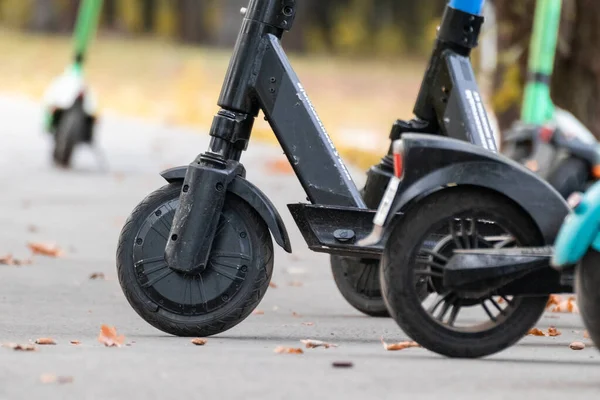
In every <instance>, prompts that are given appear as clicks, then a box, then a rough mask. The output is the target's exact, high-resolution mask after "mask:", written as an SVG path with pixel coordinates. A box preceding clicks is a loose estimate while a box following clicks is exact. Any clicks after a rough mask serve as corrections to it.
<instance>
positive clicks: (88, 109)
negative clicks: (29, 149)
mask: <svg viewBox="0 0 600 400" xmlns="http://www.w3.org/2000/svg"><path fill="white" fill-rule="evenodd" d="M101 10H102V0H83V2H82V4H81V6H80V8H79V11H78V16H77V22H76V25H75V34H74V39H75V43H74V44H75V48H74V50H75V55H74V60H73V62H72V63H71V64H70V65H69V66H68V67H67V69H66V70H65V72H64V73H63V74H61V75H60V76H59V77H57V78H56V79H54V81H53V82H52V83H51V85H50V87H49V88H48V90H47V91H46V93H45V95H44V100H43V106H44V130H45V131H46V132H48V133H49V134H51V135H52V136H53V138H54V149H53V153H52V158H53V161H54V163H55V165H57V166H59V167H63V168H68V167H69V166H70V165H71V159H72V156H73V151H74V149H75V147H76V146H77V145H78V144H80V143H87V144H91V143H92V141H93V136H94V126H95V124H96V113H97V102H96V97H95V95H94V93H93V92H92V90H91V89H90V88H89V87H88V85H87V84H86V82H85V79H84V73H83V66H84V61H85V56H86V53H87V50H88V47H89V44H90V42H91V40H92V38H93V37H94V36H95V34H96V31H97V27H98V22H99V19H100V12H101Z"/></svg>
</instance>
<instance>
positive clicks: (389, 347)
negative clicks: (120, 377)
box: [381, 338, 421, 351]
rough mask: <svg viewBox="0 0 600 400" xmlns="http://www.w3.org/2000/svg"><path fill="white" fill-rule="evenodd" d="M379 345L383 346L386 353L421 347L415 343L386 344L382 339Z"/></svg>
mask: <svg viewBox="0 0 600 400" xmlns="http://www.w3.org/2000/svg"><path fill="white" fill-rule="evenodd" d="M381 343H382V344H383V348H384V349H386V350H387V351H397V350H405V349H410V348H412V347H421V345H420V344H419V343H417V342H411V341H407V342H400V343H390V344H388V343H386V342H385V341H384V340H383V338H381Z"/></svg>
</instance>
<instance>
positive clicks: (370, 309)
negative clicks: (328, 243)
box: [331, 255, 390, 318]
mask: <svg viewBox="0 0 600 400" xmlns="http://www.w3.org/2000/svg"><path fill="white" fill-rule="evenodd" d="M331 272H332V273H333V280H334V281H335V284H336V286H337V288H338V290H339V291H340V293H341V294H342V296H343V297H344V299H346V301H347V302H348V303H349V304H350V305H351V306H352V307H354V308H355V309H357V310H358V311H360V312H362V313H364V314H366V315H369V316H371V317H383V318H385V317H389V316H390V314H389V312H388V310H387V307H386V305H385V302H384V300H383V296H382V294H381V286H380V283H379V260H364V259H359V258H352V257H342V256H337V255H332V256H331Z"/></svg>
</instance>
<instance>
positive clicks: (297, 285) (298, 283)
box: [288, 281, 304, 287]
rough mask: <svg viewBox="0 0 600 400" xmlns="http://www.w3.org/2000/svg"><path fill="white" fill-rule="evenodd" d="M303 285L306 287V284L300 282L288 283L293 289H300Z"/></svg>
mask: <svg viewBox="0 0 600 400" xmlns="http://www.w3.org/2000/svg"><path fill="white" fill-rule="evenodd" d="M302 285H304V284H303V283H302V282H298V281H293V282H290V283H288V286H292V287H300V286H302Z"/></svg>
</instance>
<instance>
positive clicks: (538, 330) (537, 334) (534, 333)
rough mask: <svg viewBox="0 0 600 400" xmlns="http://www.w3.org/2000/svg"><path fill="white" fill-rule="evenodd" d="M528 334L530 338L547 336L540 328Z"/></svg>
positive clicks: (531, 330)
mask: <svg viewBox="0 0 600 400" xmlns="http://www.w3.org/2000/svg"><path fill="white" fill-rule="evenodd" d="M527 334H528V335H530V336H546V334H545V333H544V331H542V330H541V329H538V328H533V329H530V330H529V332H528V333H527Z"/></svg>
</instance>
